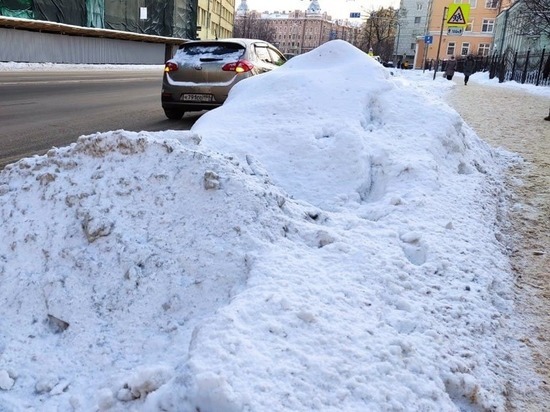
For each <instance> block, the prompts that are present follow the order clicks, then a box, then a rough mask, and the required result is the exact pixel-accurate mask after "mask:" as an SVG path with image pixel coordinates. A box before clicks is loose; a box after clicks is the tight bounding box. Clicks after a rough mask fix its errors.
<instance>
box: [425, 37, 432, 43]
mask: <svg viewBox="0 0 550 412" xmlns="http://www.w3.org/2000/svg"><path fill="white" fill-rule="evenodd" d="M433 41H434V36H424V43H426V44H432V43H433Z"/></svg>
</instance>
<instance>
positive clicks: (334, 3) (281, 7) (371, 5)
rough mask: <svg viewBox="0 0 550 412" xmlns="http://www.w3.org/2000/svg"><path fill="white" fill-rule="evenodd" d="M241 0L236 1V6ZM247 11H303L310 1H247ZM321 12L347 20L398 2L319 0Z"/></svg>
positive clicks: (387, 0) (390, 0)
mask: <svg viewBox="0 0 550 412" xmlns="http://www.w3.org/2000/svg"><path fill="white" fill-rule="evenodd" d="M240 2H241V0H236V5H237V6H238V5H239V4H240ZM247 4H248V7H249V9H251V10H258V11H289V10H292V11H294V10H305V9H307V8H308V7H309V4H310V0H277V1H275V0H247ZM319 5H320V6H321V10H322V11H326V12H327V13H329V15H331V16H332V17H333V18H338V19H345V18H349V16H350V12H359V13H361V14H365V13H367V12H369V11H371V10H376V9H378V8H379V7H390V6H393V7H394V8H398V7H399V0H319Z"/></svg>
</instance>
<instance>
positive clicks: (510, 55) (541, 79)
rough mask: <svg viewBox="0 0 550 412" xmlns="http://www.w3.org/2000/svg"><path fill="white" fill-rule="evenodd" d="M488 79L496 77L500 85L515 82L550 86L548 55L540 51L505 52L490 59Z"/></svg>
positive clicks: (549, 57)
mask: <svg viewBox="0 0 550 412" xmlns="http://www.w3.org/2000/svg"><path fill="white" fill-rule="evenodd" d="M488 70H489V78H490V79H493V78H495V77H498V81H499V82H500V83H502V82H505V81H510V80H513V81H516V82H518V83H522V84H523V83H528V84H534V85H536V86H550V53H548V52H547V51H546V49H542V51H538V52H531V51H530V50H529V51H527V52H525V53H519V52H513V51H507V52H505V53H503V54H501V55H495V56H493V57H492V58H491V61H490V64H489V67H488Z"/></svg>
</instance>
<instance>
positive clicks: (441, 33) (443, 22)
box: [433, 6, 448, 80]
mask: <svg viewBox="0 0 550 412" xmlns="http://www.w3.org/2000/svg"><path fill="white" fill-rule="evenodd" d="M447 10H448V7H446V6H445V8H444V9H443V17H442V18H441V31H440V32H439V44H438V45H437V57H436V59H435V67H434V78H433V79H434V80H435V75H436V73H437V68H438V67H439V51H440V50H441V39H442V38H443V26H444V25H445V17H446V16H447Z"/></svg>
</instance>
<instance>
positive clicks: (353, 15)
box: [349, 12, 361, 19]
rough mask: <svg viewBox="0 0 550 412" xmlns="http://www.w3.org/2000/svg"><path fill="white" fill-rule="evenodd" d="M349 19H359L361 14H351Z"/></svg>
mask: <svg viewBox="0 0 550 412" xmlns="http://www.w3.org/2000/svg"><path fill="white" fill-rule="evenodd" d="M349 17H350V19H359V18H360V17H361V13H359V12H351V13H350V14H349Z"/></svg>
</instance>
